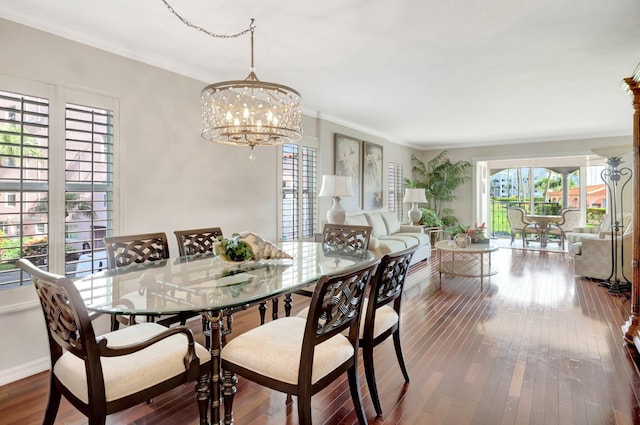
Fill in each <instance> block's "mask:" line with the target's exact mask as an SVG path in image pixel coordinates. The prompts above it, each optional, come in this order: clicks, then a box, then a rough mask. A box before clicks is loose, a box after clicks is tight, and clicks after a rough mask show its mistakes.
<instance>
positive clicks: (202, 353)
mask: <svg viewBox="0 0 640 425" xmlns="http://www.w3.org/2000/svg"><path fill="white" fill-rule="evenodd" d="M166 330H167V328H166V327H164V326H162V325H158V324H157V323H140V324H138V325H136V326H129V327H126V328H123V329H120V330H118V331H114V332H110V333H107V334H104V335H102V336H101V337H98V339H100V338H104V339H106V341H107V342H108V344H107V346H108V347H110V348H116V347H123V346H126V345H129V344H135V343H137V342H139V341H142V340H144V339H147V338H151V337H154V336H157V335H160V334H162V333H163V332H166ZM186 346H187V337H186V336H185V335H183V334H176V335H173V336H170V337H168V338H165V339H163V340H161V341H159V342H158V343H156V344H154V345H152V346H150V347H147V348H145V349H143V350H140V351H137V352H135V353H132V354H128V355H125V356H117V357H101V358H100V362H101V363H102V372H103V374H104V390H105V398H106V400H107V402H109V401H113V400H117V399H120V398H122V397H125V396H128V395H131V394H135V393H137V392H139V391H142V390H144V389H145V388H147V387H149V386H153V385H156V384H159V383H161V382H164V381H167V380H168V379H170V378H172V377H174V376H177V375H179V374H180V373H182V372H184V355H185V349H186ZM195 349H196V354H197V355H198V357H199V358H200V362H202V363H207V362H209V360H210V359H211V355H210V354H209V351H208V350H207V349H206V348H204V347H203V346H201V345H200V344H195ZM53 373H54V374H55V375H56V377H57V378H58V380H59V381H60V382H61V383H62V384H63V385H64V386H65V387H66V388H67V389H68V390H69V391H71V392H72V393H73V395H75V396H76V397H78V398H79V399H80V400H81V401H82V402H83V403H88V402H89V399H88V392H87V376H86V370H85V362H84V361H83V360H82V359H80V358H79V357H77V356H75V355H73V354H72V353H70V352H65V353H64V354H63V355H62V357H60V360H58V361H57V362H56V364H55V367H54V369H53Z"/></svg>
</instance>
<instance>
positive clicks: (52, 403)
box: [42, 372, 62, 425]
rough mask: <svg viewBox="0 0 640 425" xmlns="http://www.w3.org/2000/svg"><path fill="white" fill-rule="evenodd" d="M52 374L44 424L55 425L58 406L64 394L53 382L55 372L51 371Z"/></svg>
mask: <svg viewBox="0 0 640 425" xmlns="http://www.w3.org/2000/svg"><path fill="white" fill-rule="evenodd" d="M50 373H51V374H52V376H51V377H50V382H49V402H48V403H47V410H46V412H45V414H44V421H43V422H42V425H53V424H54V423H55V421H56V415H57V414H58V408H59V407H60V399H61V397H62V394H60V391H59V390H58V387H56V384H55V382H53V372H50Z"/></svg>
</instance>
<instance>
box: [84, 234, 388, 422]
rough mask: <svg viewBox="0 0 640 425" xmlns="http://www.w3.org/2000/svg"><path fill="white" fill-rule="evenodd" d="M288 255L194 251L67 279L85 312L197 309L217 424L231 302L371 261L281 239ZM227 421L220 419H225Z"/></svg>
mask: <svg viewBox="0 0 640 425" xmlns="http://www.w3.org/2000/svg"><path fill="white" fill-rule="evenodd" d="M279 247H280V248H281V249H282V250H284V251H285V252H286V253H288V254H290V255H291V256H292V257H293V258H291V259H278V260H262V261H248V262H243V263H228V262H226V261H224V260H222V259H221V258H219V257H217V256H214V255H196V256H191V257H180V258H175V259H168V260H161V261H154V262H147V263H144V264H134V265H131V266H128V267H122V268H118V269H114V270H106V271H102V272H97V273H94V274H90V275H87V276H84V277H82V278H81V279H79V280H77V281H76V282H75V284H76V287H77V288H78V290H79V291H80V294H81V295H82V297H83V299H84V301H85V304H86V306H87V308H88V309H89V310H90V311H94V312H100V313H107V314H114V315H145V316H146V315H171V314H181V313H201V314H202V316H203V321H204V320H206V321H208V322H209V324H210V327H211V346H210V352H211V355H212V362H213V363H212V377H211V380H212V386H211V388H212V389H211V419H212V423H214V424H220V423H221V414H220V413H221V406H222V395H223V394H222V392H223V388H222V380H221V372H222V371H221V368H220V350H221V349H222V343H223V341H222V340H223V338H222V329H223V319H224V317H225V316H226V315H228V314H229V312H230V311H232V310H233V309H235V308H242V307H245V306H249V305H254V304H257V303H260V302H263V301H265V300H268V299H271V298H274V297H277V296H279V295H284V294H289V293H291V292H293V291H295V290H297V289H300V288H303V287H305V286H308V285H312V284H314V283H315V282H316V281H317V280H318V279H319V278H320V277H321V276H322V275H325V274H332V273H340V272H343V271H345V272H346V271H348V270H350V269H352V268H361V267H365V266H367V265H369V264H370V263H371V262H375V261H377V260H376V259H375V257H374V256H373V254H371V253H370V252H369V251H359V252H353V251H350V252H344V251H340V250H336V249H335V248H334V247H329V246H326V245H324V244H322V243H316V242H283V243H281V244H279ZM231 421H232V419H231V418H227V417H225V423H231Z"/></svg>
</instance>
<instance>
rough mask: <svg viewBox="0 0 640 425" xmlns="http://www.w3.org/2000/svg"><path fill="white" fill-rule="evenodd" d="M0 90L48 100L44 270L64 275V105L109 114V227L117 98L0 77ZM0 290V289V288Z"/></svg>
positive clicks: (115, 164) (116, 196)
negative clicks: (111, 146) (111, 132)
mask: <svg viewBox="0 0 640 425" xmlns="http://www.w3.org/2000/svg"><path fill="white" fill-rule="evenodd" d="M0 90H3V91H8V92H13V93H18V94H22V95H26V96H33V97H39V98H44V99H48V101H49V158H48V160H49V181H48V188H49V195H48V196H49V203H50V207H49V213H48V214H49V219H48V225H47V227H48V245H49V248H48V261H47V267H48V270H49V271H51V272H53V273H57V274H65V236H66V230H67V229H66V222H65V211H64V210H65V208H64V203H65V190H66V189H65V128H64V125H65V124H64V123H65V106H66V104H78V105H87V106H90V107H93V108H102V109H108V110H111V111H113V115H114V117H113V125H114V139H115V140H116V142H115V144H114V145H115V146H114V152H113V211H114V214H113V226H114V228H115V227H117V223H119V221H120V220H119V218H120V217H119V215H120V213H119V204H120V202H119V190H118V174H119V173H118V171H119V170H118V158H119V144H118V141H119V140H120V138H119V128H120V102H121V100H120V98H119V96H117V95H109V94H104V93H96V92H89V91H87V90H86V89H84V88H83V89H80V88H75V87H69V86H59V85H54V84H46V83H40V82H35V81H30V80H24V79H21V78H17V77H12V76H9V75H4V74H0ZM0 289H3V288H2V287H1V286H0Z"/></svg>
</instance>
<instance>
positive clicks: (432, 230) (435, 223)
mask: <svg viewBox="0 0 640 425" xmlns="http://www.w3.org/2000/svg"><path fill="white" fill-rule="evenodd" d="M420 211H421V212H422V218H421V219H420V224H421V225H422V226H423V227H424V230H425V232H426V233H429V237H430V238H431V246H433V245H435V243H436V241H437V240H438V239H439V235H440V233H441V232H442V226H443V225H444V223H443V222H442V220H441V219H440V217H438V214H436V212H435V211H434V210H432V209H429V208H420Z"/></svg>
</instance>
